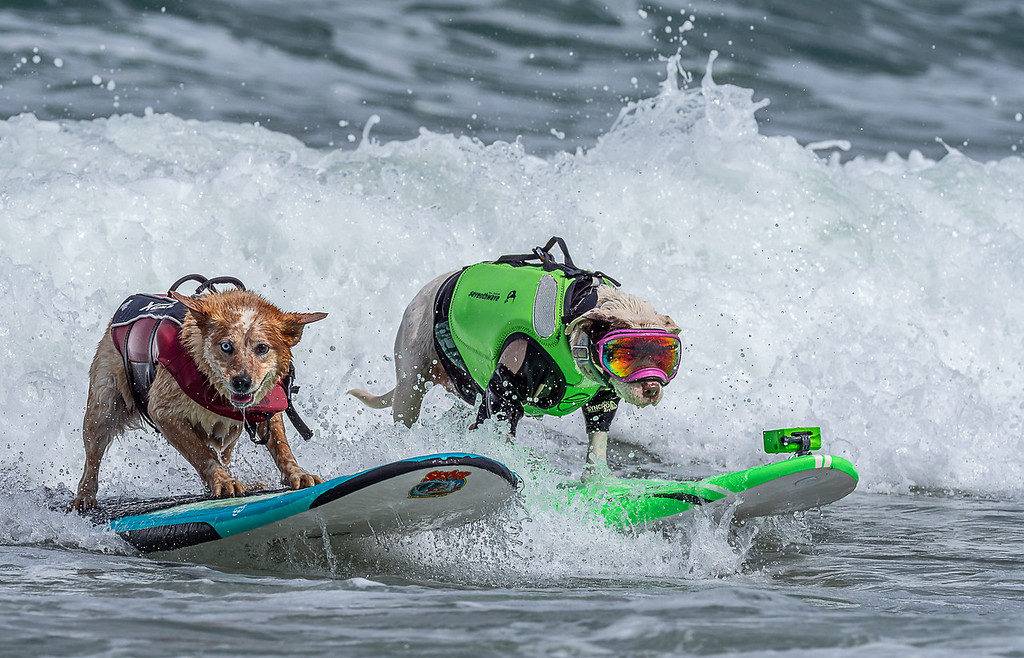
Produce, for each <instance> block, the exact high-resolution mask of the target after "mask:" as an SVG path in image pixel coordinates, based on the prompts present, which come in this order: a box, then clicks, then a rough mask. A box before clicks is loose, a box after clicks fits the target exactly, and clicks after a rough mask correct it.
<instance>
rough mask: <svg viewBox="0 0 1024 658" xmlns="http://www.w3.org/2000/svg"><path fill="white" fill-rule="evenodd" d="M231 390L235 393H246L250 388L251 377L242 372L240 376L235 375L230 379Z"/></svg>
mask: <svg viewBox="0 0 1024 658" xmlns="http://www.w3.org/2000/svg"><path fill="white" fill-rule="evenodd" d="M231 388H233V389H235V392H237V393H248V392H249V389H250V388H252V377H250V376H249V375H248V374H247V373H244V372H243V373H242V374H241V375H235V376H234V377H232V378H231Z"/></svg>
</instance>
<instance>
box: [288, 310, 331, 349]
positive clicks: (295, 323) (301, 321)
mask: <svg viewBox="0 0 1024 658" xmlns="http://www.w3.org/2000/svg"><path fill="white" fill-rule="evenodd" d="M326 317H327V314H326V313H285V314H284V335H285V338H287V339H288V342H289V343H291V346H292V347H295V346H296V345H298V344H299V341H300V340H302V330H303V328H304V327H305V326H306V325H307V324H310V323H312V322H319V321H320V320H323V319H324V318H326Z"/></svg>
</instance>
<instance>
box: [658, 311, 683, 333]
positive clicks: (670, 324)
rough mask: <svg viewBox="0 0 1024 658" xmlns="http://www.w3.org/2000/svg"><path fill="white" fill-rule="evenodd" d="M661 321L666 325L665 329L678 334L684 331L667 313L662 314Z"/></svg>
mask: <svg viewBox="0 0 1024 658" xmlns="http://www.w3.org/2000/svg"><path fill="white" fill-rule="evenodd" d="M661 322H662V323H663V324H664V325H665V331H669V332H672V333H674V334H675V335H677V336H678V335H679V334H680V333H682V331H683V330H682V329H680V328H679V325H678V324H676V321H675V320H673V319H672V318H670V317H669V316H667V315H663V316H661Z"/></svg>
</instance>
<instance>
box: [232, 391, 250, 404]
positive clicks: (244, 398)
mask: <svg viewBox="0 0 1024 658" xmlns="http://www.w3.org/2000/svg"><path fill="white" fill-rule="evenodd" d="M250 402H252V393H246V394H245V395H239V394H238V393H232V394H231V403H232V404H234V405H236V406H242V405H246V404H249V403H250Z"/></svg>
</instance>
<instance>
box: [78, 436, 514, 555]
mask: <svg viewBox="0 0 1024 658" xmlns="http://www.w3.org/2000/svg"><path fill="white" fill-rule="evenodd" d="M519 484H520V480H519V478H518V476H517V475H516V474H515V473H513V472H512V471H510V470H509V469H508V468H507V467H505V466H504V465H503V464H501V463H500V462H497V461H495V460H493V459H489V458H487V457H481V456H480V455H474V454H469V453H445V454H436V455H425V456H422V457H412V458H409V459H403V460H401V461H397V462H394V463H391V464H385V465H382V466H377V467H374V468H370V469H367V470H365V471H362V472H360V473H356V474H354V475H343V476H341V477H336V478H334V479H332V480H328V481H326V482H324V483H322V484H318V485H316V486H313V487H309V488H307V489H300V490H298V491H291V490H285V491H273V492H266V493H259V494H254V495H247V496H242V497H238V498H217V499H202V498H201V499H192V500H183V499H164V500H151V501H131V502H121V503H108V504H105V505H102V506H101V507H100V509H99V510H98V514H99V515H101V518H102V519H104V520H107V521H108V522H109V526H110V528H111V529H112V530H113V531H114V532H116V533H117V534H119V535H120V536H121V537H122V538H124V540H125V541H127V542H128V543H129V544H131V545H132V546H134V547H135V548H136V549H138V550H139V551H141V552H142V553H146V554H149V555H152V556H154V557H161V558H164V557H166V558H171V559H187V560H206V559H209V558H211V557H216V554H218V553H223V552H224V551H228V550H229V549H230V548H231V546H232V545H233V544H240V543H248V544H251V543H253V542H257V543H258V542H267V541H273V540H275V539H291V538H297V537H298V538H302V537H309V536H313V537H320V536H325V535H326V536H346V535H348V536H361V535H371V534H375V533H379V532H387V531H393V530H399V531H410V532H411V531H416V530H425V529H435V528H441V527H450V526H455V525H461V524H465V523H469V522H471V521H474V520H477V519H480V518H482V517H483V516H485V515H486V514H488V513H490V512H493V511H495V510H496V509H498V508H500V507H501V506H502V505H503V504H504V503H505V502H506V501H508V500H509V499H510V498H511V497H512V496H513V495H514V494H515V492H516V490H517V488H518V487H519Z"/></svg>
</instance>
